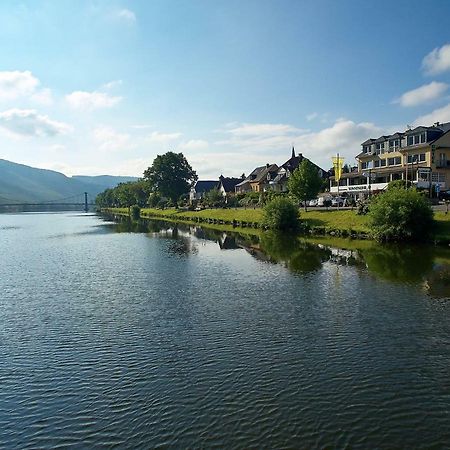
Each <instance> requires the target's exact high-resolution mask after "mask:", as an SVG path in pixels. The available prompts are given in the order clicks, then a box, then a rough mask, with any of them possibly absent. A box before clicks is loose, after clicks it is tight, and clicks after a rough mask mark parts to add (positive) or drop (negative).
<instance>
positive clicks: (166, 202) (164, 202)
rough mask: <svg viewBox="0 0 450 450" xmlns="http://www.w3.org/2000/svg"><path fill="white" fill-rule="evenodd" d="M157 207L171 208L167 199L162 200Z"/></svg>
mask: <svg viewBox="0 0 450 450" xmlns="http://www.w3.org/2000/svg"><path fill="white" fill-rule="evenodd" d="M156 206H157V207H158V208H160V209H164V208H167V207H168V206H169V201H168V200H167V199H166V198H161V199H160V200H159V201H158V204H157V205H156Z"/></svg>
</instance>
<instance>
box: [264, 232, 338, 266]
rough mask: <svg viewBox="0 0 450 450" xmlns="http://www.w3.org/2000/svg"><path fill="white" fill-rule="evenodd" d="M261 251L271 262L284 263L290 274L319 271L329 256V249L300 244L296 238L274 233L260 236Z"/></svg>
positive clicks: (305, 243) (304, 243)
mask: <svg viewBox="0 0 450 450" xmlns="http://www.w3.org/2000/svg"><path fill="white" fill-rule="evenodd" d="M261 249H262V250H263V251H264V253H266V254H267V255H269V256H270V257H271V259H272V260H274V261H276V262H284V263H285V264H286V266H287V267H288V268H289V269H290V270H291V271H292V272H297V273H306V272H313V271H316V270H319V269H320V268H321V267H322V263H323V262H325V261H327V260H328V259H329V258H330V255H331V252H330V250H329V249H327V248H325V247H319V246H318V245H314V244H310V243H307V242H301V241H300V240H299V239H298V236H295V235H287V234H280V233H274V232H268V233H264V234H263V235H262V236H261Z"/></svg>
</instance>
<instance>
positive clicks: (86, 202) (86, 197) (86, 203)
mask: <svg viewBox="0 0 450 450" xmlns="http://www.w3.org/2000/svg"><path fill="white" fill-rule="evenodd" d="M88 211H89V205H88V193H87V192H85V193H84V212H88Z"/></svg>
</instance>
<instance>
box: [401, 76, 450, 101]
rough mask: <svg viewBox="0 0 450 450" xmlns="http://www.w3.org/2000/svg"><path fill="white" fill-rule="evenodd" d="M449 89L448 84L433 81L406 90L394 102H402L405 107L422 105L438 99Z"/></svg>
mask: <svg viewBox="0 0 450 450" xmlns="http://www.w3.org/2000/svg"><path fill="white" fill-rule="evenodd" d="M447 89H448V84H446V83H439V82H437V81H432V82H431V83H429V84H424V85H423V86H420V87H418V88H417V89H413V90H411V91H408V92H405V93H404V94H403V95H402V96H401V97H400V98H398V99H396V100H394V103H400V105H402V106H404V107H410V106H417V105H422V104H423V103H428V102H431V101H433V100H436V99H438V98H439V97H440V96H442V95H443V94H444V92H445V91H446V90H447Z"/></svg>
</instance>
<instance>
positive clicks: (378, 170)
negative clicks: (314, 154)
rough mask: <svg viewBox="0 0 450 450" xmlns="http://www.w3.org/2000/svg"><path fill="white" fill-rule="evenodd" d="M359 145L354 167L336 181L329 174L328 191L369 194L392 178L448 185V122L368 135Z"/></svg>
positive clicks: (421, 185) (424, 184)
mask: <svg viewBox="0 0 450 450" xmlns="http://www.w3.org/2000/svg"><path fill="white" fill-rule="evenodd" d="M361 147H362V148H361V152H360V153H359V154H358V155H357V156H356V161H357V163H358V167H357V170H355V171H352V172H350V173H344V174H342V176H341V179H340V181H339V185H338V183H337V182H336V180H335V178H334V177H331V178H330V192H331V193H333V194H337V193H339V194H344V193H346V194H353V195H354V196H355V197H357V196H364V195H367V194H369V195H370V193H376V192H378V191H381V190H384V189H385V188H386V187H387V185H388V183H389V182H390V181H393V180H406V181H410V182H412V183H413V184H414V185H415V186H417V187H418V188H424V189H431V188H432V186H435V188H436V189H438V190H439V189H440V190H443V189H449V188H450V122H447V123H443V124H440V123H439V122H437V123H435V124H434V125H433V126H431V127H425V126H419V127H416V128H413V129H408V130H406V131H404V132H397V133H394V134H392V135H387V136H381V137H379V138H377V139H373V138H371V139H368V140H366V141H365V142H363V143H362V144H361Z"/></svg>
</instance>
